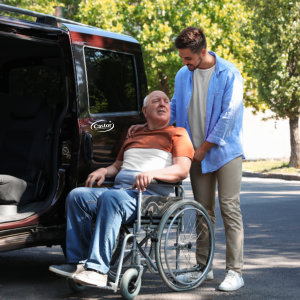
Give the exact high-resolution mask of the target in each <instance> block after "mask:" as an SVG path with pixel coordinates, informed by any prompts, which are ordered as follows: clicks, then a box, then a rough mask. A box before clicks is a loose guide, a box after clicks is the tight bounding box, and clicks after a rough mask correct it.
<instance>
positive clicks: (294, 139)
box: [289, 117, 300, 169]
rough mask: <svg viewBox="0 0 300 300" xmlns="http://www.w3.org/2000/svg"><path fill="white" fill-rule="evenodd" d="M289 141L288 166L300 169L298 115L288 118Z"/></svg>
mask: <svg viewBox="0 0 300 300" xmlns="http://www.w3.org/2000/svg"><path fill="white" fill-rule="evenodd" d="M289 121H290V141H291V156H290V163H289V165H290V167H293V168H298V169H300V139H299V117H295V118H293V119H290V120H289Z"/></svg>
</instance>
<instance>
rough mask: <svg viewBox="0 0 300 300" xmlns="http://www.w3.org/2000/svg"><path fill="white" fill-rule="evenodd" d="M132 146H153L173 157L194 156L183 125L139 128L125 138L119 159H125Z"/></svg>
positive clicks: (147, 147) (191, 157) (145, 147)
mask: <svg viewBox="0 0 300 300" xmlns="http://www.w3.org/2000/svg"><path fill="white" fill-rule="evenodd" d="M131 148H144V149H149V148H153V149H159V150H163V151H166V152H169V153H171V154H172V157H179V156H185V157H188V158H190V159H193V157H194V147H193V145H192V142H191V140H190V137H189V135H188V133H187V131H186V130H185V129H184V128H182V127H174V126H168V127H166V128H163V129H158V130H149V129H147V128H138V130H137V131H136V132H135V133H134V134H133V135H132V136H131V137H130V138H128V139H126V140H125V142H124V144H123V146H122V148H121V150H120V152H119V154H118V156H117V160H120V161H123V160H124V152H125V151H126V150H129V149H131Z"/></svg>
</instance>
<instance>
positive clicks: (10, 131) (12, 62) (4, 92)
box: [0, 33, 67, 223]
mask: <svg viewBox="0 0 300 300" xmlns="http://www.w3.org/2000/svg"><path fill="white" fill-rule="evenodd" d="M0 44H1V56H0V101H1V109H0V223H3V222H9V221H15V220H20V219H23V218H26V217H28V216H30V215H32V214H34V213H36V212H39V211H42V210H44V209H45V208H46V207H47V206H49V205H50V203H51V201H52V200H51V197H53V195H54V194H55V189H56V185H57V182H56V181H57V168H58V162H57V157H58V151H60V150H59V139H58V135H59V130H60V128H59V126H60V123H61V120H62V118H63V115H64V113H65V108H66V105H67V100H66V99H67V97H66V75H65V70H64V65H65V63H64V57H63V52H62V49H61V47H60V46H59V44H58V42H55V41H48V40H46V39H35V38H30V37H28V38H26V37H24V36H22V37H20V36H18V35H13V34H1V33H0ZM51 195H52V196H51Z"/></svg>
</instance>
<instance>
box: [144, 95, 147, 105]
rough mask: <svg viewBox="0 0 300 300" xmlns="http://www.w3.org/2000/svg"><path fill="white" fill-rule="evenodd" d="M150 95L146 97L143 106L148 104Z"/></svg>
mask: <svg viewBox="0 0 300 300" xmlns="http://www.w3.org/2000/svg"><path fill="white" fill-rule="evenodd" d="M147 100H148V95H147V96H146V97H145V98H144V102H143V106H144V107H145V106H146V105H147Z"/></svg>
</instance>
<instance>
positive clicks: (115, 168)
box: [85, 160, 122, 187]
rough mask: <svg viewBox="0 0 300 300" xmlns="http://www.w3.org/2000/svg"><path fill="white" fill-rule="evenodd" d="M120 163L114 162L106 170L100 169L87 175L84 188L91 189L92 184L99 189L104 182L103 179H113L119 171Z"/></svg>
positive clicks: (118, 161)
mask: <svg viewBox="0 0 300 300" xmlns="http://www.w3.org/2000/svg"><path fill="white" fill-rule="evenodd" d="M121 165H122V161H120V160H116V161H115V162H114V163H113V164H112V165H110V166H108V167H107V168H100V169H97V170H96V171H94V172H92V173H91V174H89V176H88V178H87V179H86V181H85V186H87V187H93V186H94V184H95V183H96V185H97V186H98V187H99V186H100V185H101V184H102V182H103V181H104V179H105V177H114V176H116V175H117V174H118V173H119V171H120V169H121Z"/></svg>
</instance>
